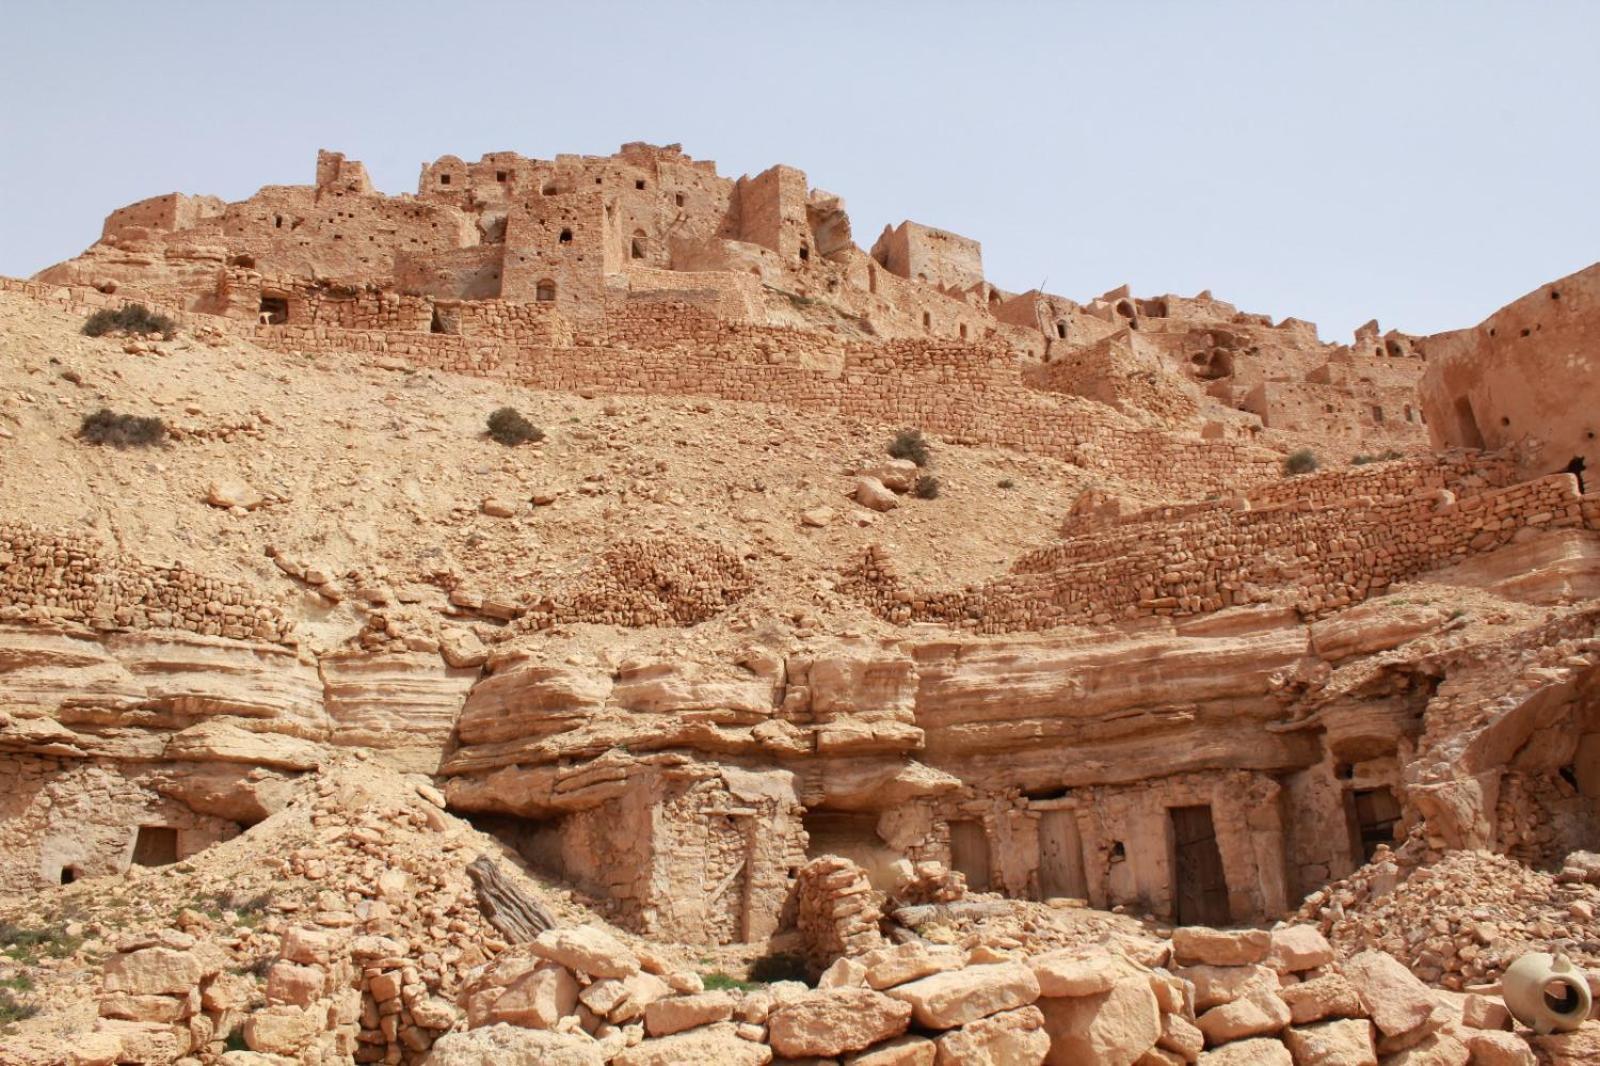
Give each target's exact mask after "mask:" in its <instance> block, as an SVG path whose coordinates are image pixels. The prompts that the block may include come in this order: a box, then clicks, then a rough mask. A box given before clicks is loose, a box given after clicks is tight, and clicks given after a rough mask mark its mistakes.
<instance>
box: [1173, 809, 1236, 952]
mask: <svg viewBox="0 0 1600 1066" xmlns="http://www.w3.org/2000/svg"><path fill="white" fill-rule="evenodd" d="M1168 815H1169V816H1170V817H1171V819H1172V841H1173V860H1174V861H1173V886H1172V906H1173V919H1174V920H1175V921H1176V922H1177V923H1178V924H1179V925H1227V924H1228V923H1229V922H1230V921H1232V920H1233V915H1232V914H1231V913H1230V912H1229V910H1228V880H1227V878H1226V877H1225V876H1224V875H1223V871H1222V852H1221V851H1219V850H1218V849H1217V829H1216V825H1215V824H1214V823H1213V822H1212V820H1211V808H1210V806H1209V805H1208V806H1200V807H1173V808H1171V809H1170V810H1169V811H1168Z"/></svg>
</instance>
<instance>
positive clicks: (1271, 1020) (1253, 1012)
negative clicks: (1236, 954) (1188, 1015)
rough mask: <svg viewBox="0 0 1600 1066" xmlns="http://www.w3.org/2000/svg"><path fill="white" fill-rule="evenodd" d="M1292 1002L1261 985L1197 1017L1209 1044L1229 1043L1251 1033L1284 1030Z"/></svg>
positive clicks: (1263, 1034)
mask: <svg viewBox="0 0 1600 1066" xmlns="http://www.w3.org/2000/svg"><path fill="white" fill-rule="evenodd" d="M1289 1017H1290V1015H1289V1005H1288V1004H1287V1003H1285V1002H1284V1001H1283V1000H1282V999H1279V998H1278V993H1277V992H1276V991H1275V990H1273V989H1269V988H1263V987H1261V986H1260V985H1252V986H1251V988H1250V989H1249V991H1247V992H1246V993H1245V994H1244V995H1242V996H1240V997H1239V998H1238V999H1236V1000H1234V1001H1232V1002H1231V1003H1224V1004H1222V1005H1221V1006H1220V1007H1212V1008H1211V1009H1210V1010H1208V1011H1206V1012H1205V1013H1204V1014H1202V1015H1200V1017H1199V1018H1198V1019H1196V1021H1195V1024H1196V1025H1198V1026H1199V1027H1200V1031H1201V1032H1202V1033H1204V1034H1206V1043H1208V1044H1227V1043H1231V1042H1232V1041H1235V1040H1243V1039H1245V1038H1247V1037H1252V1036H1266V1035H1268V1034H1270V1033H1278V1032H1282V1031H1283V1028H1284V1026H1286V1025H1288V1024H1289Z"/></svg>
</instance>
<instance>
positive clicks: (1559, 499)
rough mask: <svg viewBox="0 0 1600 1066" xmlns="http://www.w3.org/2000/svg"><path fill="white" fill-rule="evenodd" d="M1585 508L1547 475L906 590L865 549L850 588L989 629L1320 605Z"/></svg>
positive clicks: (1232, 518) (1226, 522)
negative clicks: (955, 585)
mask: <svg viewBox="0 0 1600 1066" xmlns="http://www.w3.org/2000/svg"><path fill="white" fill-rule="evenodd" d="M1583 504H1584V498H1583V497H1580V496H1579V495H1578V493H1577V482H1576V479H1574V478H1573V477H1572V476H1571V475H1570V474H1555V475H1552V476H1550V477H1546V478H1541V479H1539V480H1537V481H1530V482H1525V483H1523V484H1520V485H1513V486H1510V487H1508V488H1503V489H1498V490H1495V491H1492V492H1486V493H1483V494H1481V495H1478V496H1473V497H1469V498H1467V499H1464V500H1460V501H1450V500H1439V499H1430V498H1411V499H1399V500H1391V501H1383V502H1377V503H1373V504H1370V505H1364V506H1346V507H1322V508H1316V509H1310V510H1302V509H1288V508H1281V509H1276V510H1271V511H1219V512H1216V513H1210V514H1206V515H1203V516H1201V517H1199V518H1197V519H1193V520H1189V521H1183V522H1177V523H1152V524H1133V525H1129V526H1125V527H1122V528H1120V529H1118V530H1116V531H1114V532H1112V533H1108V534H1103V535H1100V536H1089V537H1078V538H1072V539H1069V540H1067V541H1065V542H1063V543H1062V544H1061V545H1059V546H1057V547H1054V548H1051V549H1048V550H1047V552H1044V553H1039V554H1038V555H1036V556H1034V557H1031V558H1030V559H1029V560H1027V562H1026V566H1025V568H1024V569H1023V570H1022V571H1020V572H1017V573H1014V574H1012V575H1010V576H1008V577H1005V578H1001V579H998V580H996V581H992V582H989V583H987V584H984V585H979V586H971V587H968V588H966V589H961V590H957V591H953V592H942V593H919V592H913V591H911V590H908V589H905V588H903V587H902V586H901V585H900V583H899V581H898V577H897V575H896V573H895V570H894V566H893V563H892V562H891V561H890V560H889V559H888V558H887V557H886V556H885V555H884V553H883V552H882V550H881V549H877V548H874V549H870V550H869V551H868V554H867V557H866V559H865V560H864V562H863V564H862V565H861V567H860V568H859V570H858V571H857V574H856V577H855V580H854V581H853V582H852V583H851V586H850V587H851V588H853V589H854V590H855V591H857V592H858V593H859V594H860V595H862V596H864V597H865V598H866V599H867V601H868V602H869V603H870V604H871V605H872V607H873V609H874V610H876V611H877V612H878V613H879V614H880V615H881V616H883V617H885V618H887V619H889V620H891V621H896V622H911V621H925V622H944V623H948V624H951V625H958V626H964V627H968V628H972V629H976V630H977V631H979V632H984V633H1004V632H1016V631H1022V630H1037V629H1048V628H1051V627H1054V626H1059V625H1067V624H1071V623H1087V622H1092V623H1094V624H1097V625H1098V624H1106V623H1109V622H1111V621H1112V620H1114V619H1117V618H1133V617H1139V616H1148V615H1188V614H1198V613H1203V612H1208V611H1215V610H1220V609H1222V608H1225V607H1231V606H1239V605H1244V604H1250V603H1259V602H1271V601H1275V600H1285V599H1287V600H1288V601H1290V602H1293V603H1294V605H1295V606H1297V607H1298V608H1299V609H1300V610H1301V611H1302V612H1304V613H1306V614H1308V615H1320V614H1323V613H1326V612H1328V611H1331V610H1334V609H1337V608H1340V607H1347V606H1349V605H1351V604H1353V603H1359V602H1360V601H1362V600H1364V599H1365V598H1366V597H1367V596H1369V595H1371V594H1373V593H1374V592H1378V591H1381V590H1382V589H1384V588H1387V587H1388V586H1389V584H1390V583H1392V582H1394V581H1397V580H1400V579H1403V578H1407V577H1411V576H1414V575H1416V574H1419V573H1422V572H1423V571H1425V570H1429V569H1432V568H1434V567H1438V566H1442V565H1445V564H1447V563H1450V562H1454V561H1459V560H1460V559H1462V558H1465V557H1466V556H1468V555H1471V554H1474V553H1478V552H1484V551H1489V550H1492V549H1494V548H1497V547H1500V546H1501V545H1503V544H1506V543H1508V542H1509V541H1510V540H1511V538H1512V536H1513V535H1514V534H1515V533H1516V532H1517V531H1518V530H1519V529H1523V528H1536V529H1549V528H1555V527H1560V526H1581V525H1583V524H1584V523H1585V518H1584V511H1583Z"/></svg>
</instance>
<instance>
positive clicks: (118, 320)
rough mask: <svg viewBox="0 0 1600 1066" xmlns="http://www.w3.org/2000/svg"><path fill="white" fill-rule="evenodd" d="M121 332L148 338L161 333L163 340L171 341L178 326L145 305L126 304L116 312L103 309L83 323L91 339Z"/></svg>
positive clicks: (84, 330)
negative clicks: (142, 335) (150, 335)
mask: <svg viewBox="0 0 1600 1066" xmlns="http://www.w3.org/2000/svg"><path fill="white" fill-rule="evenodd" d="M119 330H120V331H121V332H123V333H140V334H144V335H146V336H148V335H149V334H152V333H159V334H161V336H162V338H163V339H165V340H171V339H172V338H173V337H174V336H176V335H177V332H178V324H177V323H176V322H174V321H173V320H172V319H170V318H168V317H167V316H166V315H163V314H161V313H160V312H159V311H152V310H150V309H149V308H148V307H146V306H145V305H144V304H126V305H124V306H122V307H119V308H117V309H116V310H114V311H113V310H112V309H111V308H109V307H102V308H101V309H100V310H98V311H96V312H95V313H94V314H92V315H90V316H89V317H88V318H87V319H86V320H84V323H83V332H84V333H85V334H87V335H88V336H90V337H103V336H105V335H106V334H107V333H113V332H116V331H119Z"/></svg>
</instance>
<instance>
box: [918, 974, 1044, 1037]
mask: <svg viewBox="0 0 1600 1066" xmlns="http://www.w3.org/2000/svg"><path fill="white" fill-rule="evenodd" d="M889 995H891V996H893V997H894V998H895V999H898V1000H902V1001H903V1002H906V1003H909V1004H911V1007H912V1010H913V1011H914V1012H915V1014H916V1018H917V1024H918V1025H922V1026H926V1027H927V1028H929V1029H954V1028H955V1027H956V1026H958V1025H966V1024H967V1023H968V1022H975V1021H977V1020H978V1019H979V1018H986V1017H988V1016H989V1015H991V1014H997V1013H999V1012H1000V1011H1003V1010H1012V1009H1014V1008H1016V1007H1026V1006H1027V1005H1028V1004H1030V1003H1032V1002H1033V1001H1034V1000H1036V999H1038V998H1039V981H1038V979H1037V978H1036V977H1034V976H1033V971H1032V970H1031V969H1029V968H1028V967H1026V966H1023V965H1022V964H1021V963H1015V962H1002V963H993V964H989V965H984V966H968V967H966V968H965V969H962V970H950V971H948V972H946V973H936V974H934V975H933V976H931V977H924V978H922V979H920V980H917V981H912V982H911V983H910V984H904V985H901V986H899V987H898V988H894V989H891V990H890V991H889Z"/></svg>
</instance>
